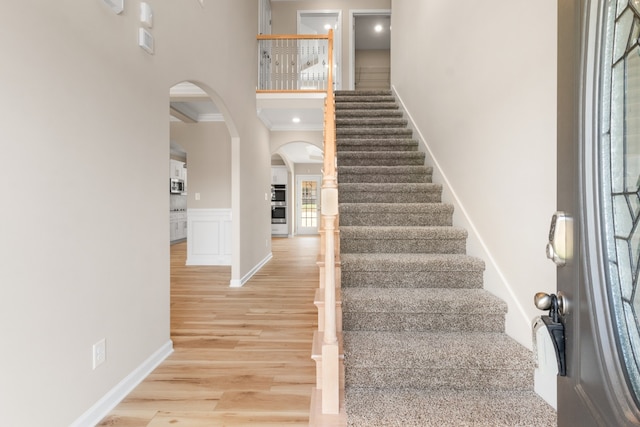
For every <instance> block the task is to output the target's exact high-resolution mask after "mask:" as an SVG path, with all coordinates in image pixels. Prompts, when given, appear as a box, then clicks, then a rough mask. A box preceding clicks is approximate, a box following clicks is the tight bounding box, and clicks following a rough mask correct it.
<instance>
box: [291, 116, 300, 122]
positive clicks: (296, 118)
mask: <svg viewBox="0 0 640 427" xmlns="http://www.w3.org/2000/svg"><path fill="white" fill-rule="evenodd" d="M291 121H292V122H293V123H300V117H294V118H293V119H292V120H291Z"/></svg>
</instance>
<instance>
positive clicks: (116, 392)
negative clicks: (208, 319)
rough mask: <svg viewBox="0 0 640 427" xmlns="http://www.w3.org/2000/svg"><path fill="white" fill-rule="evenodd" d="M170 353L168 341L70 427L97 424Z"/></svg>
mask: <svg viewBox="0 0 640 427" xmlns="http://www.w3.org/2000/svg"><path fill="white" fill-rule="evenodd" d="M171 353H173V341H171V340H169V341H168V342H166V343H165V344H164V345H163V346H162V347H160V348H159V349H158V350H156V352H155V353H153V354H152V355H151V356H149V358H148V359H147V360H145V361H144V362H143V363H142V364H141V365H140V366H138V367H137V368H136V369H135V370H134V371H133V372H131V373H130V374H129V375H127V376H126V377H125V378H124V379H123V380H122V381H120V382H119V383H118V384H117V385H116V386H115V387H114V388H112V389H111V390H110V391H109V392H108V393H107V394H105V395H104V396H103V397H102V398H101V399H100V400H98V401H97V402H96V403H95V404H94V405H93V406H92V407H91V408H89V409H88V410H87V411H86V412H85V413H84V414H82V415H81V416H80V418H78V419H77V420H75V421H74V422H73V423H72V424H71V427H87V426H95V425H96V424H98V423H99V422H100V421H101V420H102V419H103V418H104V417H106V416H107V415H108V414H109V412H111V410H113V408H115V407H116V406H117V405H118V404H119V403H120V402H121V401H122V400H123V399H124V398H125V397H127V395H128V394H129V393H131V391H132V390H133V389H134V388H136V386H137V385H138V384H140V383H141V382H142V381H143V380H144V379H145V378H146V377H147V376H148V375H149V374H150V373H151V372H152V371H153V370H154V369H155V368H157V367H158V365H160V363H162V362H163V361H164V360H165V359H166V358H167V357H169V355H170V354H171Z"/></svg>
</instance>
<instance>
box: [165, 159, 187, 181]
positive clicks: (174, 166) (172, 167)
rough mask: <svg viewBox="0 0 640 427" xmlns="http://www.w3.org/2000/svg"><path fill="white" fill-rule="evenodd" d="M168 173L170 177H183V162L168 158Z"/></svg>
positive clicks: (184, 170) (184, 172)
mask: <svg viewBox="0 0 640 427" xmlns="http://www.w3.org/2000/svg"><path fill="white" fill-rule="evenodd" d="M169 173H170V177H171V178H178V179H185V175H186V169H185V167H184V162H181V161H179V160H174V159H170V160H169Z"/></svg>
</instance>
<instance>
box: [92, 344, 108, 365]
mask: <svg viewBox="0 0 640 427" xmlns="http://www.w3.org/2000/svg"><path fill="white" fill-rule="evenodd" d="M106 360H107V342H106V341H105V339H104V338H102V339H101V340H100V341H98V342H97V343H95V344H94V345H93V369H96V368H97V367H98V366H100V365H102V364H103V363H104V362H105V361H106Z"/></svg>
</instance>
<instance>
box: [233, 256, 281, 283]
mask: <svg viewBox="0 0 640 427" xmlns="http://www.w3.org/2000/svg"><path fill="white" fill-rule="evenodd" d="M271 258H273V254H272V253H271V252H269V255H267V256H266V257H265V258H264V259H263V260H262V261H260V262H259V263H258V264H256V265H255V266H254V267H253V268H252V269H251V271H249V272H248V273H247V274H245V275H244V276H243V277H242V279H240V280H238V279H236V280H231V282H230V283H229V286H231V287H232V288H241V287H242V286H243V285H244V284H245V283H247V282H248V281H249V279H251V278H252V277H253V275H254V274H256V273H257V272H258V271H260V269H261V268H262V267H264V265H265V264H266V263H268V262H269V261H270V260H271Z"/></svg>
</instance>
